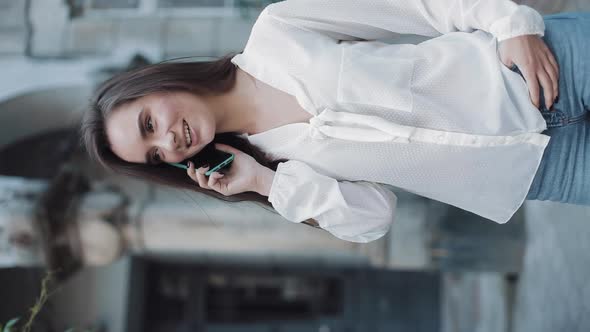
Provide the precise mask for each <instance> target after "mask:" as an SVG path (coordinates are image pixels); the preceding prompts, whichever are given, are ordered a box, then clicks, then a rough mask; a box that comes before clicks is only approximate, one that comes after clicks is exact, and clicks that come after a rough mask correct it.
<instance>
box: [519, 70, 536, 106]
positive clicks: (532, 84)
mask: <svg viewBox="0 0 590 332" xmlns="http://www.w3.org/2000/svg"><path fill="white" fill-rule="evenodd" d="M521 72H522V75H523V76H524V79H525V80H526V82H527V85H528V87H529V94H530V96H531V101H532V102H533V104H534V105H535V107H536V108H539V107H540V104H539V94H540V92H539V81H538V80H537V73H535V72H533V71H532V70H531V69H530V67H529V66H527V67H523V69H522V70H521Z"/></svg>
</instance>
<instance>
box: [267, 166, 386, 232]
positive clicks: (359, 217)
mask: <svg viewBox="0 0 590 332" xmlns="http://www.w3.org/2000/svg"><path fill="white" fill-rule="evenodd" d="M273 173H274V176H273V177H272V181H271V187H270V190H269V195H268V200H269V202H271V203H272V205H273V207H274V208H275V210H276V211H277V212H278V213H279V214H281V215H282V216H283V217H284V218H285V219H287V220H289V221H292V222H303V221H307V222H308V223H309V222H311V223H313V221H310V219H311V220H314V221H316V222H317V224H318V226H319V227H321V228H322V229H324V230H326V231H328V232H330V233H332V235H334V236H336V237H338V238H340V239H342V240H345V241H351V242H360V243H366V242H371V241H374V240H377V239H378V238H380V237H382V236H383V235H385V234H386V233H387V232H388V230H389V228H390V227H391V224H392V223H393V219H394V215H395V208H396V203H397V197H396V196H395V194H394V193H393V192H391V191H390V190H388V189H387V188H385V187H383V186H381V185H379V184H377V183H373V182H366V181H356V182H350V181H337V180H335V179H333V178H331V177H328V176H325V175H323V174H320V173H318V172H316V171H315V170H313V169H312V168H311V167H310V166H308V165H307V164H305V163H303V162H301V161H297V160H289V161H288V162H285V163H280V164H279V165H278V167H277V171H276V172H273ZM266 174H267V175H268V176H270V175H271V173H270V172H268V173H266Z"/></svg>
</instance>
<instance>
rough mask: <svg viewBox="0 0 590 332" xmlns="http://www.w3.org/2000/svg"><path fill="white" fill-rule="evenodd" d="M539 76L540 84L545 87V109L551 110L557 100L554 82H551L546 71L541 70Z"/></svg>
mask: <svg viewBox="0 0 590 332" xmlns="http://www.w3.org/2000/svg"><path fill="white" fill-rule="evenodd" d="M537 75H538V78H539V83H540V84H541V86H542V87H543V95H544V96H545V107H546V108H547V109H549V108H551V106H552V105H553V100H555V93H554V92H553V91H554V88H553V81H551V79H550V78H549V75H548V74H547V72H546V71H545V69H540V70H539V73H538V74H537Z"/></svg>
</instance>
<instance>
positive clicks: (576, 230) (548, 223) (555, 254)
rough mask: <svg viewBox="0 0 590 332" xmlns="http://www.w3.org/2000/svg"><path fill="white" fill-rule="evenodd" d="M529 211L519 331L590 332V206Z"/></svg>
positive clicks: (529, 206)
mask: <svg viewBox="0 0 590 332" xmlns="http://www.w3.org/2000/svg"><path fill="white" fill-rule="evenodd" d="M589 171H590V170H589ZM525 211H526V214H527V217H526V226H527V250H526V253H525V262H524V270H523V272H522V274H521V276H520V278H519V285H518V288H517V294H516V304H515V309H514V325H513V331H515V332H528V331H535V332H545V331H546V332H553V331H567V332H575V331H580V332H582V331H590V282H589V281H590V207H584V206H576V205H570V204H559V203H552V202H540V201H530V202H526V203H525Z"/></svg>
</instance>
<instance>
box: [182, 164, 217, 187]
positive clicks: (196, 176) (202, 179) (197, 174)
mask: <svg viewBox="0 0 590 332" xmlns="http://www.w3.org/2000/svg"><path fill="white" fill-rule="evenodd" d="M208 169H209V167H208V166H207V167H199V169H196V170H195V165H194V164H193V163H192V162H191V163H189V167H188V169H187V170H186V173H187V174H188V176H189V177H190V178H191V179H193V181H195V182H197V183H198V184H199V187H201V188H205V189H211V188H209V186H208V185H207V181H208V180H207V177H206V176H205V172H207V170H208Z"/></svg>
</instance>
